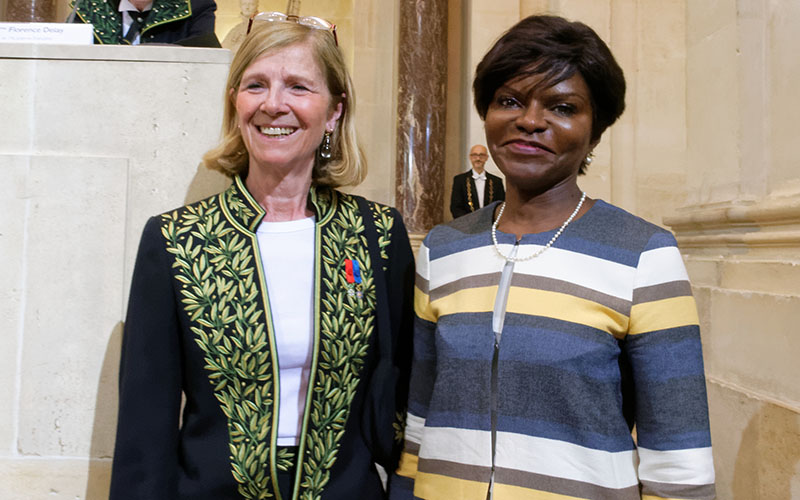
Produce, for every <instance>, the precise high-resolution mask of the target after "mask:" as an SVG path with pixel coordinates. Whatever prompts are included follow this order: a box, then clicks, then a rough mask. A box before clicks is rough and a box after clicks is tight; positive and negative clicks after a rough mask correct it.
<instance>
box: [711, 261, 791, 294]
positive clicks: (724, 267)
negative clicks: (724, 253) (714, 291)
mask: <svg viewBox="0 0 800 500" xmlns="http://www.w3.org/2000/svg"><path fill="white" fill-rule="evenodd" d="M720 270H721V273H720V277H721V285H720V286H722V287H723V288H727V289H732V290H747V291H753V292H763V293H772V294H785V295H794V296H797V295H800V262H774V261H766V262H751V261H738V262H737V261H730V260H729V261H724V262H721V263H720Z"/></svg>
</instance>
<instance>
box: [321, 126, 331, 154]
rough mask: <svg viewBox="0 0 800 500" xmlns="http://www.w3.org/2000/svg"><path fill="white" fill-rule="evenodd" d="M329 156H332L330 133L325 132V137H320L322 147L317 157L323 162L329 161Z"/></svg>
mask: <svg viewBox="0 0 800 500" xmlns="http://www.w3.org/2000/svg"><path fill="white" fill-rule="evenodd" d="M331 156H333V150H332V148H331V133H330V132H328V131H327V130H326V131H325V135H324V136H323V137H322V145H320V147H319V157H320V158H322V159H323V160H330V159H331Z"/></svg>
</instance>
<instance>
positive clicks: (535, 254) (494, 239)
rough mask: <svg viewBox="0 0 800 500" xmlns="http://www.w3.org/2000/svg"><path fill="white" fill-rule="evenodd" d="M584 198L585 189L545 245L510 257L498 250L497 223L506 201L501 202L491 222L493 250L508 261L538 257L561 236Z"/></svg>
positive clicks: (521, 260) (576, 213) (520, 260)
mask: <svg viewBox="0 0 800 500" xmlns="http://www.w3.org/2000/svg"><path fill="white" fill-rule="evenodd" d="M584 200H586V191H583V192H582V193H581V201H579V202H578V206H577V207H575V210H573V211H572V214H570V216H569V217H567V220H565V221H564V223H563V224H561V227H560V228H558V231H556V234H554V235H553V237H552V238H550V241H548V242H547V244H546V245H545V246H543V247H542V248H540V249H539V250H537V251H535V252H533V253H532V254H531V255H528V256H527V257H511V256H510V255H505V254H503V252H501V251H500V245H499V244H498V243H497V225H498V224H499V223H500V217H502V216H503V210H505V209H506V202H503V204H502V205H500V211H499V212H498V213H497V219H496V220H495V221H494V224H492V242H494V249H495V251H497V254H498V255H500V257H502V258H504V259H505V260H506V261H508V262H523V261H526V260H530V259H532V258H534V257H538V256H539V255H541V254H542V252H544V251H545V250H547V249H548V248H550V247H551V246H553V243H555V242H556V240H557V239H558V237H559V236H561V233H563V232H564V229H565V228H566V227H567V225H568V224H569V223H570V222H572V219H574V218H575V216H576V215H578V212H579V211H580V209H581V207H582V206H583V202H584Z"/></svg>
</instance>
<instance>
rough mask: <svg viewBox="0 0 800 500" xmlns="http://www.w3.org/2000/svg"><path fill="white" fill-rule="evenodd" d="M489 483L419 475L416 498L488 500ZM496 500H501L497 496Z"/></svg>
mask: <svg viewBox="0 0 800 500" xmlns="http://www.w3.org/2000/svg"><path fill="white" fill-rule="evenodd" d="M488 488H489V484H488V483H482V482H480V481H468V480H466V479H456V478H454V477H447V476H440V475H438V474H428V473H425V472H418V473H417V480H416V481H414V496H415V497H419V498H425V499H427V500H453V499H458V500H486V491H487V489H488ZM495 499H496V500H501V499H500V498H498V497H497V496H495Z"/></svg>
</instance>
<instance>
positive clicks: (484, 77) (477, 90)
mask: <svg viewBox="0 0 800 500" xmlns="http://www.w3.org/2000/svg"><path fill="white" fill-rule="evenodd" d="M575 73H579V74H580V75H581V76H582V77H583V79H584V80H585V81H586V85H587V86H588V87H589V93H590V94H591V98H592V118H593V119H592V140H598V139H600V136H601V135H603V132H604V131H605V130H606V129H607V128H608V127H609V126H610V125H611V124H612V123H614V122H615V121H617V118H619V117H620V115H621V114H622V112H623V111H624V110H625V76H624V75H623V74H622V68H620V67H619V64H617V61H616V60H615V59H614V56H613V55H612V54H611V51H610V50H609V48H608V46H607V45H606V44H605V42H603V40H601V39H600V37H599V36H597V33H595V32H594V30H593V29H592V28H590V27H588V26H586V25H585V24H583V23H581V22H572V21H568V20H566V19H564V18H562V17H557V16H529V17H526V18H525V19H523V20H522V21H520V22H518V23H517V24H515V25H514V26H512V27H511V29H509V30H508V31H506V32H505V33H504V34H503V36H501V37H500V39H498V40H497V42H495V44H494V46H492V48H491V49H489V52H487V53H486V55H485V56H483V59H482V60H481V62H480V63H478V67H477V69H476V70H475V80H474V81H473V82H472V90H473V92H474V94H475V108H476V109H477V110H478V114H479V115H480V117H481V119H486V113H487V111H488V110H489V104H490V103H491V102H492V99H494V94H495V92H496V91H497V89H498V88H500V87H501V86H502V85H504V84H505V83H506V82H508V81H509V80H512V79H514V78H519V77H524V76H529V75H544V77H545V81H546V82H547V83H548V84H550V85H555V84H556V83H558V82H561V81H564V80H567V79H569V78H571V77H572V76H573V75H574V74H575Z"/></svg>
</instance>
